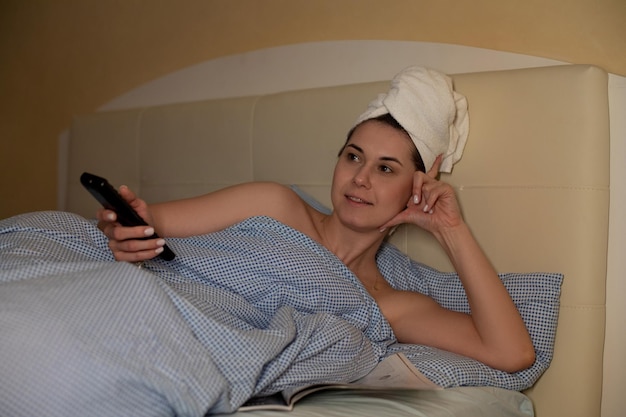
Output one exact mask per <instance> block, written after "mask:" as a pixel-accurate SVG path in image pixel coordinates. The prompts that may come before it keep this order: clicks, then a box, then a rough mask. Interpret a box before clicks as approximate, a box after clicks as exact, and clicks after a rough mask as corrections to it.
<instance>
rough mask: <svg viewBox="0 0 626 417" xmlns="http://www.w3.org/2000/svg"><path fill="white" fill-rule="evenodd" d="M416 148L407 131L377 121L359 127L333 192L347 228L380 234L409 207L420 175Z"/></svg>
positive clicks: (342, 158) (337, 170) (338, 170)
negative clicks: (415, 162)
mask: <svg viewBox="0 0 626 417" xmlns="http://www.w3.org/2000/svg"><path fill="white" fill-rule="evenodd" d="M413 146H414V145H413V143H412V142H411V139H410V138H409V136H408V135H407V134H406V133H404V132H402V131H400V130H398V129H395V128H393V127H391V126H389V125H387V124H385V123H382V122H379V121H376V120H370V121H367V122H364V123H363V124H361V125H359V126H358V127H357V128H356V130H355V131H354V133H353V134H352V137H351V138H350V139H349V140H348V142H347V143H346V146H345V147H344V149H343V150H342V152H341V154H340V155H339V160H338V161H337V164H336V165H335V171H334V176H333V185H332V189H331V199H332V203H333V208H334V210H335V213H336V214H337V215H338V216H339V218H340V219H341V221H342V222H343V223H344V224H349V225H350V226H351V227H353V228H355V229H359V230H362V231H366V230H369V229H376V230H377V229H378V228H380V226H382V225H383V224H385V223H386V222H387V221H389V220H390V219H391V218H393V217H394V216H395V215H396V214H398V213H399V212H400V211H402V210H403V209H404V208H405V207H406V204H407V202H408V201H409V198H410V197H411V194H412V189H413V175H414V173H415V164H414V162H413V159H412V152H413Z"/></svg>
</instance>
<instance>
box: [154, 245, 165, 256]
mask: <svg viewBox="0 0 626 417" xmlns="http://www.w3.org/2000/svg"><path fill="white" fill-rule="evenodd" d="M161 252H163V247H162V246H161V247H160V248H156V249H155V250H154V253H156V254H157V255H158V254H159V253H161Z"/></svg>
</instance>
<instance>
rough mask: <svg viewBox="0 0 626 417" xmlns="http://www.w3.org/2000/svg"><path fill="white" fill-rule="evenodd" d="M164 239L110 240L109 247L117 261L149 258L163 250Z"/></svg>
mask: <svg viewBox="0 0 626 417" xmlns="http://www.w3.org/2000/svg"><path fill="white" fill-rule="evenodd" d="M164 245H165V240H164V239H160V238H159V239H149V240H136V239H133V240H125V241H110V242H109V248H110V249H111V251H112V252H113V253H114V255H115V259H117V260H119V261H127V262H137V261H143V260H146V259H151V258H154V257H155V256H157V255H158V254H160V253H161V252H163V246H164Z"/></svg>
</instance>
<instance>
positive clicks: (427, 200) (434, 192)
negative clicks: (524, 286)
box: [422, 182, 445, 214]
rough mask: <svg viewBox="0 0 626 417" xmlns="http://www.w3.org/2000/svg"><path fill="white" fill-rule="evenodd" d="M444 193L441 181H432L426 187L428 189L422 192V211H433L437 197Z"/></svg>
mask: <svg viewBox="0 0 626 417" xmlns="http://www.w3.org/2000/svg"><path fill="white" fill-rule="evenodd" d="M444 193H445V187H444V186H443V184H442V183H439V182H437V183H434V184H431V185H430V186H429V187H428V191H426V192H424V206H423V208H422V211H423V212H424V213H431V214H432V213H433V210H434V208H435V205H436V204H437V200H439V197H441V195H443V194H444Z"/></svg>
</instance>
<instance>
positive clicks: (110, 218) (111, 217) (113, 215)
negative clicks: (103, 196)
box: [107, 213, 115, 221]
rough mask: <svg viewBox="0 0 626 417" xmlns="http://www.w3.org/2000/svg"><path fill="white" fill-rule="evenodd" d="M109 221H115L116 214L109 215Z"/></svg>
mask: <svg viewBox="0 0 626 417" xmlns="http://www.w3.org/2000/svg"><path fill="white" fill-rule="evenodd" d="M107 220H111V221H113V220H115V214H113V213H109V214H107Z"/></svg>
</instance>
